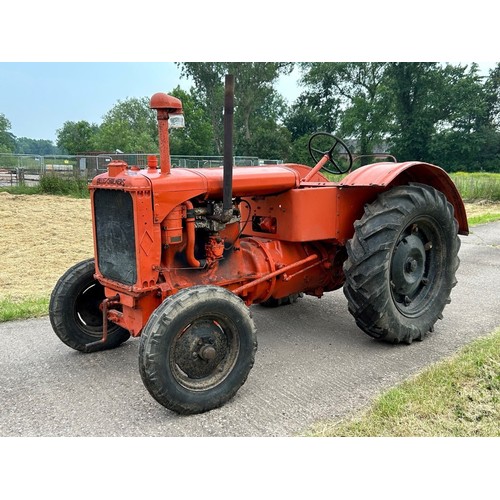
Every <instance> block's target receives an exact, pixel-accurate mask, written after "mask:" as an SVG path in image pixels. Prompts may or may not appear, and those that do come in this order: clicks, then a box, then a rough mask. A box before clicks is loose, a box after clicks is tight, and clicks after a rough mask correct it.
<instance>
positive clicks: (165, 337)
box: [139, 286, 257, 414]
mask: <svg viewBox="0 0 500 500" xmlns="http://www.w3.org/2000/svg"><path fill="white" fill-rule="evenodd" d="M256 350H257V337H256V330H255V326H254V323H253V320H252V318H251V316H250V311H249V309H248V307H247V306H246V305H245V304H244V302H243V301H242V300H241V299H240V298H239V297H237V296H236V295H234V294H233V293H231V292H229V291H227V290H225V289H224V288H221V287H217V286H194V287H190V288H186V289H184V290H181V291H179V292H178V293H177V294H176V295H173V296H172V297H169V298H168V299H166V300H165V301H164V302H163V303H162V304H161V305H160V306H159V307H158V308H157V309H156V310H155V311H154V313H153V314H152V315H151V317H150V319H149V321H148V322H147V324H146V326H145V328H144V330H143V333H142V335H141V343H140V348H139V371H140V374H141V377H142V381H143V383H144V385H145V386H146V388H147V390H148V391H149V393H150V394H151V395H152V396H153V398H154V399H155V400H156V401H158V403H160V404H161V405H163V406H165V407H166V408H168V409H170V410H173V411H175V412H177V413H181V414H194V413H202V412H205V411H208V410H212V409H214V408H217V407H219V406H222V405H223V404H224V403H226V402H227V401H228V400H229V399H231V398H232V397H233V396H234V395H235V394H236V392H237V391H238V389H239V388H240V387H241V386H242V385H243V384H244V382H245V380H246V379H247V377H248V374H249V372H250V370H251V368H252V366H253V364H254V359H255V352H256Z"/></svg>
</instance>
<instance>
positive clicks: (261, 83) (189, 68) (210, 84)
mask: <svg viewBox="0 0 500 500" xmlns="http://www.w3.org/2000/svg"><path fill="white" fill-rule="evenodd" d="M179 66H180V68H181V74H182V75H183V76H185V77H190V78H192V79H193V82H194V85H195V88H196V91H197V92H198V93H199V96H200V98H201V100H202V101H204V102H205V103H206V104H205V106H206V111H207V114H208V116H209V117H210V121H211V124H212V132H213V144H214V148H215V151H216V152H217V154H219V155H220V154H222V151H223V133H224V128H223V108H224V75H226V74H232V75H234V78H235V114H234V139H235V140H234V144H235V154H237V155H241V156H245V155H248V156H250V155H251V156H255V152H254V151H252V150H251V148H252V147H253V146H254V145H255V138H253V137H252V136H253V135H254V133H255V134H257V135H258V136H262V133H263V132H262V130H259V129H260V128H263V129H264V130H266V129H267V130H268V132H269V134H273V133H278V134H279V132H278V130H277V129H273V128H272V127H271V125H270V122H271V121H273V122H274V123H276V121H277V120H279V119H280V118H282V116H283V114H284V106H283V99H282V98H281V96H279V94H278V93H277V92H276V90H275V89H274V85H273V84H274V83H275V82H276V81H277V79H278V77H279V76H280V75H281V74H286V73H289V72H290V71H291V70H292V69H293V63H280V62H272V63H269V62H265V63H248V62H231V63H221V62H207V63H196V62H193V63H179Z"/></svg>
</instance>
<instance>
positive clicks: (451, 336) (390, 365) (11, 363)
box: [0, 222, 500, 436]
mask: <svg viewBox="0 0 500 500" xmlns="http://www.w3.org/2000/svg"><path fill="white" fill-rule="evenodd" d="M460 257H461V261H462V264H461V267H460V269H459V272H458V281H459V283H458V285H457V287H456V288H455V289H454V291H453V294H452V303H451V304H450V305H449V306H448V307H447V308H446V309H445V314H444V315H445V317H444V319H443V320H442V321H440V322H438V324H437V325H436V330H435V332H434V333H433V334H431V335H430V336H429V337H427V338H426V339H425V341H424V342H414V343H413V344H412V345H411V346H391V345H386V344H383V343H379V342H376V341H374V340H372V339H371V338H370V337H368V336H367V335H365V334H364V333H362V332H361V331H360V330H359V329H358V328H357V327H356V325H355V323H354V320H353V318H352V317H351V316H350V314H349V313H348V312H347V302H346V299H345V298H344V295H343V293H342V291H341V290H339V291H336V292H333V293H331V294H328V295H327V296H325V297H324V298H322V299H321V300H318V299H316V298H312V297H306V298H304V299H302V300H301V301H299V303H297V304H294V305H292V306H288V307H282V308H277V309H271V310H269V309H263V308H260V307H254V308H253V314H254V319H255V322H256V325H257V329H258V339H259V350H258V352H257V356H256V363H255V365H254V368H253V370H252V372H251V373H250V376H249V378H248V380H247V382H246V383H245V385H244V386H243V387H242V388H241V389H240V391H239V392H238V394H237V395H236V397H235V398H234V399H233V400H231V401H230V402H229V403H228V404H226V405H225V406H223V407H222V408H219V409H217V410H213V411H211V412H208V413H205V414H202V415H195V416H189V417H181V416H178V415H177V414H174V413H172V412H170V411H168V410H166V409H165V408H163V407H162V406H160V405H158V404H157V403H156V402H155V401H154V400H153V399H152V398H151V397H150V396H149V393H148V392H147V391H146V389H145V388H144V386H143V384H142V381H141V379H140V375H139V373H138V362H137V357H138V347H139V342H138V340H136V339H134V340H130V341H128V342H126V343H125V344H124V345H123V346H121V347H120V348H118V349H115V350H114V351H108V352H103V353H96V354H91V355H84V354H80V353H78V352H75V351H73V350H71V349H70V348H68V347H66V346H65V345H64V344H62V343H61V342H60V341H59V339H58V338H57V337H56V336H55V334H54V333H53V332H52V330H51V327H50V323H49V321H48V319H47V318H43V319H37V320H29V321H15V322H9V323H4V324H1V325H0V401H1V411H0V436H291V435H296V434H300V433H301V432H303V431H304V429H306V428H307V427H308V426H309V425H311V424H312V423H314V422H316V421H318V420H323V419H340V418H343V417H346V416H348V415H349V414H350V413H351V412H353V411H355V410H357V409H359V408H361V407H363V406H365V405H367V404H369V403H370V401H371V400H372V399H373V398H374V396H376V395H377V394H378V393H379V392H380V391H382V390H383V389H386V388H388V387H391V386H393V385H395V384H397V383H398V382H401V381H402V380H404V379H406V378H407V377H409V376H411V375H412V374H415V373H417V372H419V371H420V370H422V369H423V368H424V367H425V366H427V365H429V364H431V363H434V362H436V361H438V360H439V359H441V358H443V357H446V356H449V355H451V354H453V353H454V352H456V351H457V350H458V349H459V348H460V347H461V346H463V345H464V344H467V343H468V342H470V341H471V340H473V339H475V338H477V337H480V336H484V335H486V334H488V333H489V332H491V331H492V330H493V329H494V328H495V327H497V326H500V222H497V223H492V224H487V225H482V226H477V227H476V228H474V229H473V234H472V235H470V236H469V237H467V238H462V248H461V250H460Z"/></svg>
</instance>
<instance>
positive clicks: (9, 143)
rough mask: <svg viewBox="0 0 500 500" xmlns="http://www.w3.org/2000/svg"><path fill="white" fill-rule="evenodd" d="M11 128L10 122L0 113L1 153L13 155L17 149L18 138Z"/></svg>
mask: <svg viewBox="0 0 500 500" xmlns="http://www.w3.org/2000/svg"><path fill="white" fill-rule="evenodd" d="M10 128H11V124H10V121H9V120H8V119H7V118H6V116H5V115H4V114H3V113H0V153H12V152H13V151H14V149H15V146H16V138H15V136H14V134H12V132H10Z"/></svg>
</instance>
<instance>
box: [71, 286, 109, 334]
mask: <svg viewBox="0 0 500 500" xmlns="http://www.w3.org/2000/svg"><path fill="white" fill-rule="evenodd" d="M104 298H105V296H104V288H103V287H102V285H100V284H99V283H97V282H95V281H92V282H91V283H89V284H87V285H86V286H85V287H84V288H83V291H82V292H81V293H79V294H78V296H77V298H76V300H75V307H74V317H75V322H76V324H77V325H78V326H79V327H80V329H81V330H83V331H84V332H85V333H86V334H88V335H91V336H94V337H96V338H97V337H99V338H100V337H101V336H102V330H103V322H102V311H101V309H100V307H99V306H100V305H101V303H102V301H103V300H104Z"/></svg>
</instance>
